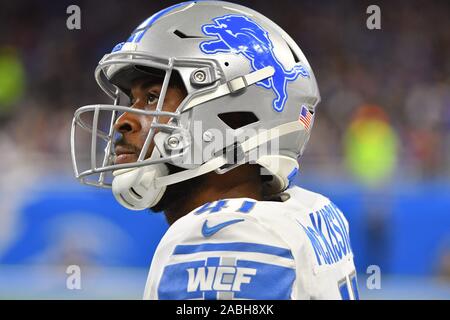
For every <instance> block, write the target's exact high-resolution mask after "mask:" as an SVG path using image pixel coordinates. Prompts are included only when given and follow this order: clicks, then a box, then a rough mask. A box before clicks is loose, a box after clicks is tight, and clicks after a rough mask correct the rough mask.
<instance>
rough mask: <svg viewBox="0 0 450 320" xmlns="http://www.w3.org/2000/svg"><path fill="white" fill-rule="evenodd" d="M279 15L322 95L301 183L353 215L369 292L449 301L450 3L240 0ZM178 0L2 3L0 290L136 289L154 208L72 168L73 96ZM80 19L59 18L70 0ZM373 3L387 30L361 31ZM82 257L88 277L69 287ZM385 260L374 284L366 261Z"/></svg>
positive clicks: (155, 234)
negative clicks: (133, 203)
mask: <svg viewBox="0 0 450 320" xmlns="http://www.w3.org/2000/svg"><path fill="white" fill-rule="evenodd" d="M236 2H239V3H242V4H244V5H247V6H249V7H251V8H254V9H255V10H257V11H260V12H261V13H263V14H265V15H267V16H268V17H270V18H271V19H273V20H274V21H275V22H277V23H278V24H279V25H281V26H282V27H283V28H284V29H285V30H286V31H287V32H288V33H289V34H290V35H291V36H292V37H293V38H294V39H295V40H296V41H297V42H298V43H299V45H300V47H301V48H302V50H303V51H304V53H305V55H306V56H307V57H308V59H309V62H310V63H311V65H312V67H313V69H314V71H315V74H316V76H317V79H318V82H319V87H320V89H321V94H322V103H321V104H320V105H319V108H318V112H317V116H316V121H315V127H314V130H313V133H312V137H311V140H310V143H309V145H308V147H307V150H306V154H305V155H304V157H303V162H302V164H301V174H300V175H299V176H298V177H297V180H296V183H297V184H299V185H300V186H303V187H306V188H310V189H312V190H314V191H317V192H321V193H324V194H326V195H328V196H329V197H330V198H331V199H332V200H333V201H334V202H335V203H336V204H337V205H338V206H339V207H340V208H341V209H342V210H343V212H344V213H345V214H346V215H347V217H348V219H349V221H350V226H351V240H352V245H353V249H354V253H355V262H356V266H357V269H358V272H359V287H360V291H361V298H363V299H412V298H425V299H449V298H450V180H449V177H450V59H449V57H450V20H449V19H448V16H449V15H450V3H449V2H448V1H432V2H431V1H395V2H394V1H389V2H388V1H374V2H373V3H370V2H366V1H339V2H336V1H312V0H307V1H304V0H302V1H298V0H295V1H294V0H292V1H281V0H279V1H273V2H272V1H270V2H269V1H268V2H266V1H256V0H255V1H236ZM173 3H174V1H134V0H133V1H119V0H108V1H102V2H100V1H66V0H63V1H23V0H15V1H6V2H5V1H3V2H2V4H1V5H0V25H1V28H0V150H1V157H0V159H1V160H0V163H1V166H0V298H6V299H15V298H26V299H27V298H30V299H46V298H68V299H77V298H88V299H91V298H104V299H110V298H111V299H116V298H125V299H140V298H141V295H142V293H143V289H144V285H145V280H146V275H147V270H148V266H149V264H150V262H151V260H152V254H153V251H154V249H155V247H156V245H157V244H158V241H159V239H160V237H161V236H162V235H163V234H164V232H165V230H166V228H167V225H166V222H165V220H164V218H163V216H162V215H160V214H150V213H148V212H142V213H135V212H129V211H127V210H125V209H123V208H121V207H120V206H119V205H118V204H117V203H116V202H115V201H114V199H113V197H112V195H111V194H110V192H109V191H104V190H97V189H94V188H91V187H85V186H81V185H79V184H78V183H77V182H76V181H75V179H74V178H73V175H72V168H71V162H70V155H69V129H70V128H69V126H70V122H71V119H72V115H73V112H74V111H75V109H76V107H79V106H82V105H85V104H91V103H109V100H108V99H107V98H106V96H105V95H104V94H103V93H102V92H101V91H100V89H99V88H98V87H97V86H96V83H95V80H94V78H93V71H94V68H95V66H96V64H97V62H98V61H99V59H100V58H101V57H102V55H103V54H105V53H107V52H110V51H111V49H112V47H113V46H114V45H115V44H117V43H119V42H121V41H123V40H124V39H126V38H127V37H128V35H129V33H130V32H131V31H132V30H133V29H134V27H135V26H136V25H138V24H139V23H140V22H141V21H142V20H144V19H145V18H146V17H148V16H150V15H151V14H153V13H154V12H156V11H157V10H160V9H162V8H164V7H167V6H169V5H171V4H173ZM71 4H77V5H79V6H80V8H81V27H82V29H81V30H75V31H70V30H68V29H67V28H66V19H67V17H68V15H67V14H66V8H67V6H69V5H71ZM369 4H377V5H379V6H380V8H381V14H382V15H381V17H382V20H381V23H382V24H381V26H382V30H374V31H371V30H368V29H367V28H366V19H367V17H368V15H367V14H366V8H367V6H368V5H369ZM72 264H74V265H79V266H80V267H81V270H82V290H67V289H66V278H67V274H66V268H67V266H68V265H72ZM370 265H378V266H380V268H381V272H382V278H381V289H380V290H368V289H367V287H366V280H367V278H368V274H367V273H366V270H367V268H368V266H370Z"/></svg>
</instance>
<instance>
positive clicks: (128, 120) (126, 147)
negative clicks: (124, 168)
mask: <svg viewBox="0 0 450 320" xmlns="http://www.w3.org/2000/svg"><path fill="white" fill-rule="evenodd" d="M161 87H162V81H160V82H159V81H158V82H155V81H150V82H149V80H148V79H147V80H138V81H136V82H134V83H133V86H132V88H131V100H132V105H131V108H136V109H142V110H149V111H150V110H155V109H156V105H157V103H158V99H159V95H160V92H161ZM185 96H186V92H185V90H184V89H182V88H181V87H180V86H175V85H169V87H168V88H167V93H166V97H165V99H164V105H163V110H164V111H169V112H174V111H175V110H176V109H177V107H178V106H179V104H180V103H181V101H182V100H183V99H184V97H185ZM169 119H170V118H169V117H160V118H159V122H160V123H167V122H168V121H169ZM152 120H153V117H151V116H144V115H138V114H136V113H132V112H125V113H124V114H122V115H121V116H120V117H119V118H118V119H117V121H116V123H115V129H116V130H117V132H119V133H121V135H122V137H121V138H120V139H119V140H118V141H116V143H115V154H116V157H115V161H114V163H115V164H121V163H129V162H135V161H137V159H138V157H139V154H140V152H141V149H142V147H143V145H144V142H145V139H146V138H147V135H148V132H149V130H150V124H151V122H152ZM153 148H154V142H152V143H151V144H150V147H149V148H148V150H147V154H146V156H145V158H149V157H150V155H151V153H152V151H153Z"/></svg>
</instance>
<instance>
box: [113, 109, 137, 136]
mask: <svg viewBox="0 0 450 320" xmlns="http://www.w3.org/2000/svg"><path fill="white" fill-rule="evenodd" d="M114 129H115V130H116V131H117V132H119V133H121V134H130V133H135V132H139V131H141V129H142V127H141V124H140V121H139V119H138V116H137V115H136V114H133V113H131V112H125V113H123V114H122V115H121V116H120V117H119V118H118V119H117V120H116V123H115V124H114Z"/></svg>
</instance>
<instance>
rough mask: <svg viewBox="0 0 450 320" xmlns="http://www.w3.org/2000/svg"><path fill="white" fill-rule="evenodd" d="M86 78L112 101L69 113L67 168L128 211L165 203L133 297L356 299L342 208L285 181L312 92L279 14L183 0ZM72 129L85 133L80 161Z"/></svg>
mask: <svg viewBox="0 0 450 320" xmlns="http://www.w3.org/2000/svg"><path fill="white" fill-rule="evenodd" d="M95 76H96V80H97V82H98V84H99V85H100V87H101V88H102V89H103V90H104V91H105V92H106V94H108V95H109V96H110V97H111V98H112V99H114V104H113V105H90V106H85V107H82V108H80V109H78V110H77V111H76V113H75V117H74V120H73V125H72V157H73V164H74V170H75V174H76V176H77V177H78V178H79V179H80V180H81V181H82V182H84V183H88V184H94V185H97V186H102V187H104V186H110V187H112V192H113V194H114V196H115V197H116V199H117V200H118V201H119V202H120V203H121V204H122V205H123V206H125V207H126V208H128V209H130V210H142V209H147V208H150V209H151V210H153V211H163V212H164V214H165V216H166V218H167V221H168V222H169V224H170V228H169V230H168V231H167V233H166V234H165V235H164V237H163V238H162V240H161V242H160V244H159V246H158V248H157V250H156V253H155V255H154V257H153V262H152V265H151V267H150V272H149V275H148V280H147V285H146V289H145V293H144V298H145V299H358V289H357V282H356V271H355V266H354V263H353V253H352V249H351V245H350V239H349V226H348V223H347V220H346V219H345V217H344V216H343V214H342V212H341V211H340V210H339V209H338V208H337V207H336V205H334V204H333V203H332V202H331V201H330V200H329V199H328V198H326V197H324V196H322V195H320V194H317V193H314V192H311V191H308V190H305V189H302V188H300V187H298V186H295V185H293V184H292V182H293V179H294V177H295V175H296V174H297V172H298V168H299V164H298V158H299V157H300V156H301V154H302V153H303V150H304V148H305V145H306V143H307V142H308V139H309V136H310V132H311V129H312V126H313V123H314V113H315V109H316V106H317V104H318V103H319V101H320V96H319V90H318V88H317V83H316V80H315V77H314V74H313V71H312V70H311V67H310V65H309V63H308V61H307V60H306V58H305V56H304V55H303V53H302V51H301V50H300V49H299V47H298V46H297V44H296V43H295V42H294V41H293V39H292V38H291V37H290V36H289V35H288V34H287V33H286V32H284V31H283V30H282V29H281V28H280V27H279V26H278V25H276V24H275V23H274V22H272V21H271V20H269V19H268V18H266V17H265V16H263V15H261V14H260V13H258V12H256V11H254V10H251V9H249V8H246V7H244V6H241V5H236V4H233V3H228V2H222V1H198V2H197V1H192V2H183V3H180V4H177V5H173V6H171V7H169V8H167V9H164V10H162V11H160V12H158V13H156V14H154V15H152V16H151V17H149V18H148V19H146V20H145V21H144V22H142V23H141V24H140V25H139V26H138V27H137V28H136V29H135V30H134V31H133V32H132V34H131V36H130V37H129V38H128V39H127V40H126V41H125V42H123V43H120V44H118V45H116V46H115V47H114V48H113V49H112V52H111V53H109V54H106V55H105V56H104V57H103V59H102V60H101V61H100V63H99V65H98V67H97V69H96V72H95ZM124 101H125V102H124ZM105 112H110V113H111V114H110V116H111V118H109V120H108V121H107V123H106V124H107V125H106V129H105V121H104V120H101V119H104V118H103V116H102V114H104V113H105ZM87 115H89V116H87ZM87 119H88V120H87ZM77 128H83V129H85V130H88V132H90V133H91V134H92V137H91V139H90V142H91V143H90V147H89V148H90V152H91V157H90V162H89V168H88V169H87V170H85V171H81V170H80V164H79V161H80V159H79V158H80V157H78V151H77V145H78V143H77V141H76V140H77V139H76V136H77V134H76V131H77V130H76V129H77ZM97 140H100V142H98V141H97ZM99 146H101V147H102V148H100V147H99ZM100 149H101V150H100ZM108 173H112V175H113V176H112V178H111V181H110V182H109V181H108V179H107V175H108ZM92 177H95V180H92Z"/></svg>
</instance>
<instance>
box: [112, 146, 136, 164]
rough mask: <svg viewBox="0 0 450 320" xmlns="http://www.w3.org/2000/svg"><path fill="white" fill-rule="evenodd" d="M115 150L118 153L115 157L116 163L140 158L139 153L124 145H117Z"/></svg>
mask: <svg viewBox="0 0 450 320" xmlns="http://www.w3.org/2000/svg"><path fill="white" fill-rule="evenodd" d="M114 151H115V154H116V157H115V159H114V164H122V163H130V162H135V161H136V160H137V159H138V156H137V154H136V153H135V151H134V150H132V149H128V148H126V147H122V146H117V147H116V148H115V150H114Z"/></svg>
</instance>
